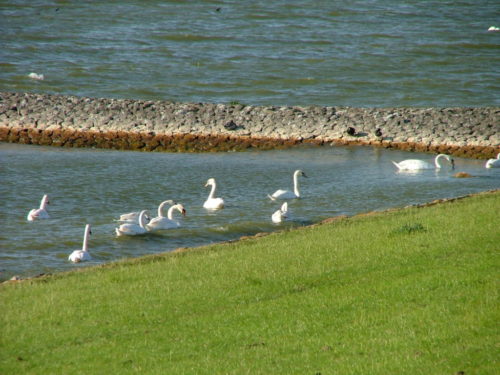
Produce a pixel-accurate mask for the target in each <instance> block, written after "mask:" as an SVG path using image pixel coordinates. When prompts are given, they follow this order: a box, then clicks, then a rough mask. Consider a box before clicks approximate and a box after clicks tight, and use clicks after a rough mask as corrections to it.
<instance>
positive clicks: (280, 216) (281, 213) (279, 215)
mask: <svg viewBox="0 0 500 375" xmlns="http://www.w3.org/2000/svg"><path fill="white" fill-rule="evenodd" d="M287 213H288V203H287V202H285V203H283V204H282V205H281V207H280V209H279V210H277V211H276V212H274V213H273V215H272V216H271V220H272V221H273V223H281V222H282V221H284V220H285V219H286V218H287V217H288V216H287Z"/></svg>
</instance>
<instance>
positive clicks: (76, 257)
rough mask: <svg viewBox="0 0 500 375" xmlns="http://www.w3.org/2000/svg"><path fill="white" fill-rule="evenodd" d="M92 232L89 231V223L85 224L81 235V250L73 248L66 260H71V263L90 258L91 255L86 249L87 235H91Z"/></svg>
mask: <svg viewBox="0 0 500 375" xmlns="http://www.w3.org/2000/svg"><path fill="white" fill-rule="evenodd" d="M91 234H92V232H91V231H90V224H87V225H85V232H84V235H83V245H82V248H81V250H75V251H73V252H72V253H71V254H70V255H69V257H68V260H69V261H71V262H73V263H79V262H83V261H86V260H91V259H92V257H91V256H90V254H89V252H88V250H87V243H88V240H89V235H91Z"/></svg>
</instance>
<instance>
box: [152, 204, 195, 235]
mask: <svg viewBox="0 0 500 375" xmlns="http://www.w3.org/2000/svg"><path fill="white" fill-rule="evenodd" d="M166 204H170V201H165V202H163V203H162V204H161V205H160V207H158V216H157V217H155V218H153V219H151V221H150V222H149V223H148V224H146V228H147V229H148V230H150V231H153V230H161V229H172V228H178V227H180V226H181V224H180V223H179V222H178V221H177V220H174V211H175V210H177V211H179V212H180V213H181V214H182V215H183V216H185V215H186V210H185V209H184V206H183V205H182V204H180V203H178V204H175V205H173V206H172V207H170V208H169V209H168V212H167V217H165V216H163V211H162V210H163V207H164V206H165V205H166Z"/></svg>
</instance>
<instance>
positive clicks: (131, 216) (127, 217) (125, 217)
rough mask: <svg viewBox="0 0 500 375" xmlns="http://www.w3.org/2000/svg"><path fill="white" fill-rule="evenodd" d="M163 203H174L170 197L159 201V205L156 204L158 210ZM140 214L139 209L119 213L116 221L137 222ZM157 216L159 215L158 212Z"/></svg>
mask: <svg viewBox="0 0 500 375" xmlns="http://www.w3.org/2000/svg"><path fill="white" fill-rule="evenodd" d="M165 204H170V205H172V204H174V201H173V200H171V199H170V200H167V201H163V202H161V203H160V205H159V206H158V212H159V211H160V207H162V205H165ZM140 214H141V212H140V211H135V212H129V213H127V214H122V215H120V218H119V219H118V220H117V221H121V222H125V223H137V222H138V221H139V215H140ZM158 216H159V214H158Z"/></svg>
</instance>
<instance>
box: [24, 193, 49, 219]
mask: <svg viewBox="0 0 500 375" xmlns="http://www.w3.org/2000/svg"><path fill="white" fill-rule="evenodd" d="M47 204H49V196H48V195H44V196H43V198H42V201H41V202H40V208H34V209H32V210H31V211H30V212H29V213H28V217H27V219H28V221H33V220H37V219H48V218H49V214H48V213H47V210H46V209H45V207H46V206H47Z"/></svg>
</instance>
